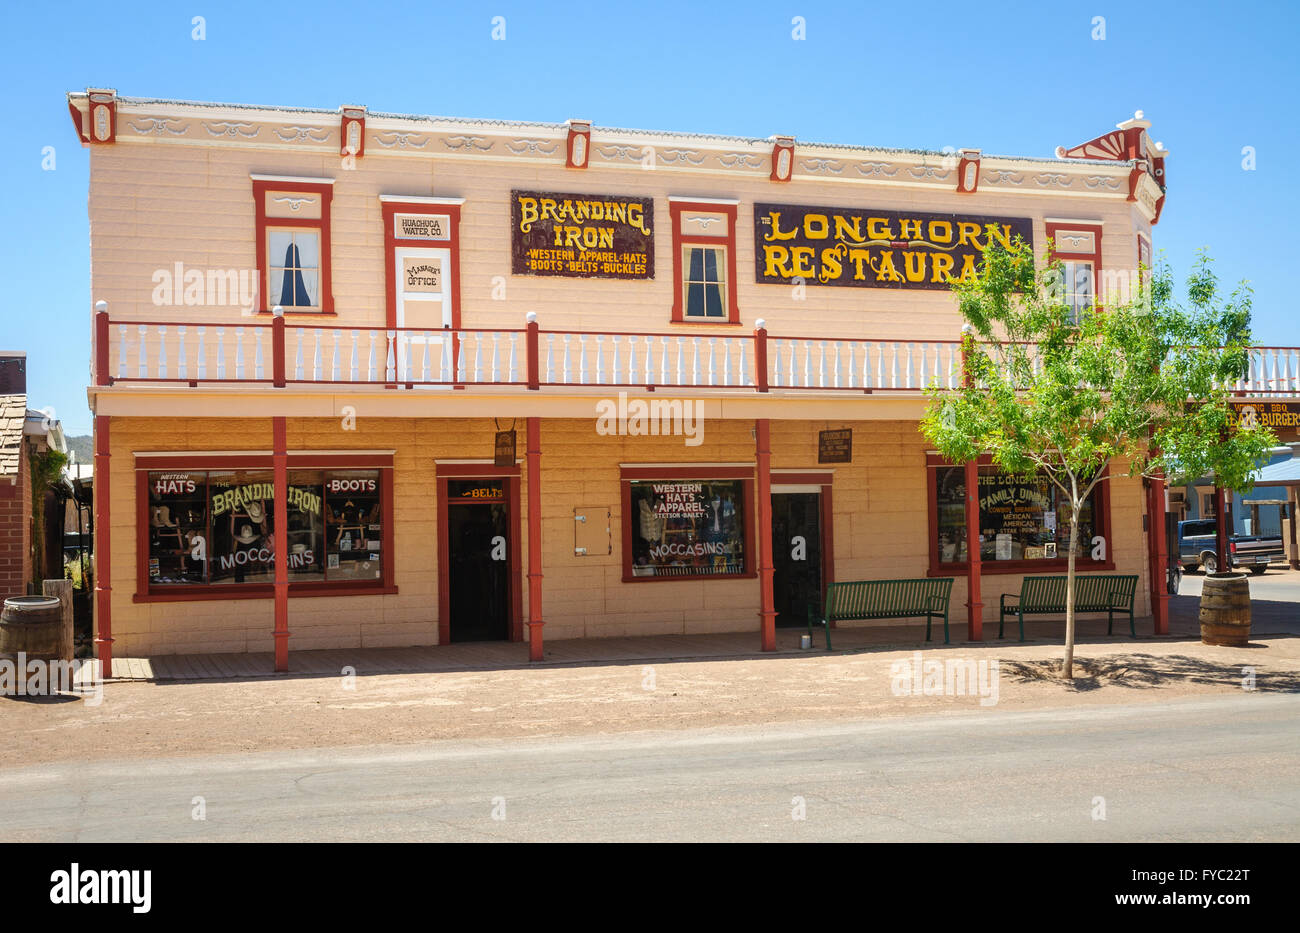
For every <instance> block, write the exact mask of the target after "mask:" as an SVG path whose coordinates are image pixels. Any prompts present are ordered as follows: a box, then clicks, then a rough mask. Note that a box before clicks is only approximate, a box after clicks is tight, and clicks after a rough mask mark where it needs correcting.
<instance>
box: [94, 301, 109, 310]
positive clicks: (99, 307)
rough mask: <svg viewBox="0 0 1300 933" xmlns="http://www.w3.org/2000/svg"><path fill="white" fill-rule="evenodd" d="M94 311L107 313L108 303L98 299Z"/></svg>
mask: <svg viewBox="0 0 1300 933" xmlns="http://www.w3.org/2000/svg"><path fill="white" fill-rule="evenodd" d="M95 310H96V311H103V312H105V313H107V311H108V302H107V301H105V300H104V299H103V298H101V299H99V301H97V302H95Z"/></svg>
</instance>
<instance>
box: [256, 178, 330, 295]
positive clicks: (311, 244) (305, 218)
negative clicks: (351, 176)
mask: <svg viewBox="0 0 1300 933" xmlns="http://www.w3.org/2000/svg"><path fill="white" fill-rule="evenodd" d="M333 192H334V188H333V181H332V180H331V179H328V178H322V179H310V178H289V177H279V176H273V175H254V176H253V199H254V201H255V203H256V207H257V230H256V236H257V268H258V275H259V282H260V288H259V295H260V296H261V298H260V305H261V307H260V309H259V310H261V311H269V310H270V309H271V308H274V307H275V306H276V305H280V306H282V307H283V308H284V310H285V311H286V312H307V313H318V314H319V313H325V314H333V313H334V296H333V293H332V291H331V288H330V201H331V199H332V196H333Z"/></svg>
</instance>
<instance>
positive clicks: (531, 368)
mask: <svg viewBox="0 0 1300 933" xmlns="http://www.w3.org/2000/svg"><path fill="white" fill-rule="evenodd" d="M525 332H526V333H527V335H528V336H527V340H528V388H530V389H537V388H539V387H540V386H541V382H540V380H541V372H542V370H541V366H540V364H539V360H540V358H541V354H540V351H539V347H538V327H537V321H536V320H530V321H529V322H528V326H527V328H526V330H525Z"/></svg>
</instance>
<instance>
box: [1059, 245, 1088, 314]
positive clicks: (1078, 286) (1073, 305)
mask: <svg viewBox="0 0 1300 933" xmlns="http://www.w3.org/2000/svg"><path fill="white" fill-rule="evenodd" d="M1062 266H1063V270H1062V271H1063V274H1064V279H1065V282H1064V286H1065V294H1064V301H1065V304H1066V306H1067V307H1068V308H1069V309H1070V319H1071V320H1072V321H1078V320H1079V315H1080V313H1082V312H1083V311H1086V310H1087V309H1089V308H1091V307H1092V306H1093V302H1094V301H1095V296H1096V288H1095V284H1094V276H1093V268H1092V262H1091V261H1089V260H1079V259H1067V260H1065V261H1064V262H1063V263H1062Z"/></svg>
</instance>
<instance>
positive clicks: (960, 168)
mask: <svg viewBox="0 0 1300 933" xmlns="http://www.w3.org/2000/svg"><path fill="white" fill-rule="evenodd" d="M969 165H974V166H975V178H974V181H973V182H972V183H971V186H970V187H969V188H967V187H966V168H967V166H969ZM979 187H980V156H974V157H973V158H972V157H969V156H965V155H963V156H962V157H961V161H960V162H958V163H957V193H958V194H974V193H975V192H976V191H978V190H979Z"/></svg>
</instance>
